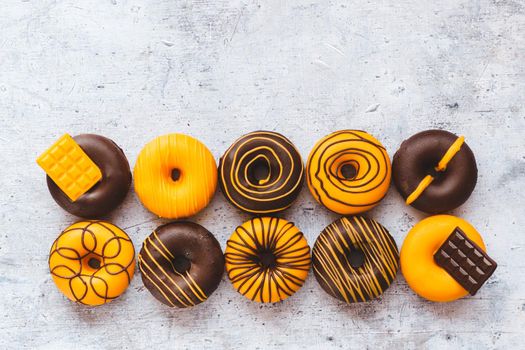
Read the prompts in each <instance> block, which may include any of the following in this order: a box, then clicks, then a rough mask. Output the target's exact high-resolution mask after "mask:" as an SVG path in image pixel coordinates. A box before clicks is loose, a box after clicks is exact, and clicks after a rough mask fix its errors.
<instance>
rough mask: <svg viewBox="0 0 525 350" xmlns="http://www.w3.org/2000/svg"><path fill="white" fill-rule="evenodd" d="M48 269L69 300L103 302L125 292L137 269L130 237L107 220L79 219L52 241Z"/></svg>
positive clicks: (98, 303)
mask: <svg viewBox="0 0 525 350" xmlns="http://www.w3.org/2000/svg"><path fill="white" fill-rule="evenodd" d="M49 270H50V271H51V276H52V278H53V281H54V282H55V284H56V286H57V287H58V289H59V290H60V291H61V292H62V293H63V294H64V295H65V296H66V297H68V298H69V299H70V300H72V301H75V302H78V303H80V304H84V305H92V306H94V305H102V304H105V303H108V302H110V301H112V300H113V299H115V298H117V297H118V296H119V295H121V294H122V293H124V291H125V290H126V288H128V285H129V283H130V281H131V279H132V278H133V273H134V272H135V249H134V248H133V243H132V242H131V239H130V238H129V236H128V235H127V234H126V232H124V231H122V230H121V229H120V228H118V227H117V226H115V225H113V224H111V223H109V222H105V221H94V220H90V221H79V222H77V223H74V224H73V225H71V226H69V227H68V228H66V229H65V230H64V231H62V233H61V234H60V235H59V236H58V238H57V239H56V240H55V241H54V242H53V245H52V246H51V251H50V253H49Z"/></svg>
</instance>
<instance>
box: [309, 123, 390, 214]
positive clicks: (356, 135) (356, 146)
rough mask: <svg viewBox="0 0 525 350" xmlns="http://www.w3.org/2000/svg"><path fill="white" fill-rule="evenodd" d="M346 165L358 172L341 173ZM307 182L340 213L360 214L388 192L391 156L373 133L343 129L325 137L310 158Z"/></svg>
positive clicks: (313, 190) (316, 195)
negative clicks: (351, 175)
mask: <svg viewBox="0 0 525 350" xmlns="http://www.w3.org/2000/svg"><path fill="white" fill-rule="evenodd" d="M344 165H351V166H353V167H354V169H355V170H356V175H355V176H354V177H353V178H351V179H346V178H344V177H343V176H342V168H343V166H344ZM306 175H307V183H308V188H309V189H310V192H311V193H312V195H313V196H314V198H315V199H316V200H317V201H318V202H319V203H321V204H323V205H324V206H326V207H327V208H328V209H330V210H332V211H334V212H336V213H339V214H344V215H348V214H357V213H361V212H364V211H367V210H370V209H372V208H373V207H374V206H376V205H377V204H378V203H379V202H380V201H381V199H383V197H384V196H385V195H386V192H387V191H388V187H389V186H390V179H391V165H390V158H389V156H388V154H387V152H386V149H385V147H384V146H383V145H382V144H381V143H380V142H379V141H378V140H377V139H375V138H374V137H373V136H372V135H370V134H368V133H367V132H364V131H358V130H341V131H337V132H334V133H332V134H330V135H327V136H325V137H323V138H322V139H321V140H319V141H318V142H317V144H316V145H315V146H314V148H313V149H312V151H311V152H310V155H309V157H308V162H307V169H306Z"/></svg>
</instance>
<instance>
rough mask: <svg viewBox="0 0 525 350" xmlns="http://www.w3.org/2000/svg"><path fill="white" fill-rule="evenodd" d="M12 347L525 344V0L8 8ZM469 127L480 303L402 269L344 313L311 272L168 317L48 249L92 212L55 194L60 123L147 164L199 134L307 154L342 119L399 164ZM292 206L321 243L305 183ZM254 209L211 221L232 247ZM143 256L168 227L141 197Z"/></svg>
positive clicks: (4, 334)
mask: <svg viewBox="0 0 525 350" xmlns="http://www.w3.org/2000/svg"><path fill="white" fill-rule="evenodd" d="M0 12H1V13H0V125H1V127H0V154H1V155H0V160H1V162H2V166H1V167H0V178H1V179H2V194H1V197H0V199H1V200H0V216H1V220H0V232H1V234H0V291H1V294H2V298H1V300H0V319H1V322H0V347H1V348H5V347H12V348H20V347H22V346H25V347H30V348H33V347H42V348H50V349H57V348H73V347H75V348H79V349H82V348H93V347H102V348H114V349H121V348H123V347H124V348H144V347H145V348H147V347H150V346H155V347H161V348H167V347H170V348H197V349H202V348H213V349H217V348H234V347H239V348H243V349H251V348H265V349H267V348H278V349H294V348H320V346H322V347H323V348H349V347H354V348H366V347H371V348H373V347H375V346H384V345H389V347H390V348H421V347H428V348H430V347H432V348H435V347H438V346H441V347H445V346H447V347H455V348H460V347H464V348H476V349H479V348H504V349H509V348H518V347H521V346H523V339H522V337H523V336H524V334H523V333H524V329H525V293H524V292H523V288H524V286H525V263H524V259H523V258H524V250H525V234H524V233H523V227H524V225H525V221H524V209H523V208H524V206H525V201H524V195H523V190H524V188H525V180H524V177H525V157H524V153H525V152H524V148H525V147H524V141H523V135H524V132H525V119H524V114H525V109H524V108H525V106H524V101H525V65H524V62H525V39H524V38H525V4H524V2H523V1H522V0H514V1H512V0H491V1H488V0H479V1H474V0H471V1H466V0H459V1H458V0H444V1H431V0H423V1H415V0H414V1H408V0H401V1H377V2H374V1H369V2H366V1H343V0H341V1H330V0H326V1H325V0H311V1H286V2H285V1H273V0H272V1H259V0H253V1H245V2H242V1H238V0H199V1H178V0H91V1H77V0H38V1H36V0H35V1H29V0H6V1H4V2H2V10H1V11H0ZM436 127H437V128H445V129H448V130H450V131H453V132H456V133H462V134H465V135H466V137H467V142H468V144H469V145H470V147H471V148H472V149H473V150H474V152H475V154H476V156H477V160H478V166H479V172H480V177H479V182H478V186H477V187H476V189H475V191H474V193H473V196H472V197H471V198H470V200H469V201H468V202H467V203H466V204H465V205H464V206H463V207H461V208H459V209H458V210H456V211H454V213H455V214H457V215H459V216H461V217H464V218H466V219H467V220H469V221H471V222H472V223H473V224H474V225H475V226H476V227H477V228H478V229H479V230H480V231H481V232H482V234H483V236H484V238H485V241H486V244H487V246H488V248H489V253H490V255H491V256H492V257H493V258H494V259H495V260H496V261H497V262H498V263H499V268H498V270H497V271H496V273H495V275H494V276H493V277H492V278H491V279H490V280H489V282H488V285H486V286H485V287H483V288H482V289H481V290H480V291H479V293H478V294H477V295H476V296H475V297H469V298H465V299H463V300H460V301H457V302H454V303H449V304H434V303H430V302H426V301H424V300H421V299H420V298H418V297H417V296H415V295H414V294H413V293H412V291H411V290H410V289H408V287H407V285H406V284H405V282H404V280H403V278H402V276H399V277H398V279H397V280H396V281H395V282H394V284H393V285H392V287H391V288H390V289H389V290H388V291H387V293H386V294H385V295H384V296H383V297H382V298H381V299H380V300H378V301H375V302H371V303H368V304H362V305H351V306H346V305H342V304H340V303H338V302H337V301H335V300H334V299H331V298H330V297H329V296H328V295H326V294H325V293H324V292H323V291H322V290H321V288H320V287H319V286H318V285H317V283H316V281H315V279H314V278H313V276H310V277H311V278H309V279H308V280H307V282H306V284H305V286H304V288H303V289H301V290H300V291H299V292H298V293H297V294H296V295H295V296H294V297H292V298H290V299H289V300H287V301H285V302H284V303H282V304H277V305H265V306H260V305H258V304H254V303H251V302H250V301H248V300H246V299H245V298H243V297H241V296H239V295H237V294H236V292H235V291H234V290H233V288H232V287H231V285H230V284H229V283H228V282H227V281H223V283H222V284H221V285H220V286H219V289H218V290H217V292H216V293H215V294H214V295H213V296H212V297H211V299H210V300H209V301H207V302H206V303H204V304H201V305H199V306H198V307H196V308H194V309H189V310H171V309H168V308H166V307H164V306H163V305H162V304H160V303H159V302H157V301H156V300H155V299H154V298H153V297H151V295H149V293H148V291H147V290H145V289H144V287H143V286H142V283H141V281H140V278H139V276H136V278H135V279H134V280H133V282H132V284H131V287H130V288H129V289H128V291H127V292H126V293H125V295H124V296H123V297H122V298H120V299H118V300H116V301H115V302H113V303H111V304H109V305H106V306H103V307H100V308H86V307H83V306H80V305H75V304H73V303H71V302H69V301H68V300H66V299H65V298H64V297H63V296H62V295H61V294H60V293H59V292H58V291H57V289H56V287H55V286H54V285H53V282H52V281H51V278H50V275H49V272H48V268H47V254H48V250H49V248H50V245H51V243H52V242H53V240H54V238H55V237H56V236H57V235H58V233H59V232H60V231H61V230H62V229H63V228H65V227H67V226H68V225H69V224H70V223H72V222H74V221H75V220H76V219H75V218H74V217H72V216H70V215H68V214H67V213H65V212H63V211H62V210H61V209H60V208H59V207H58V206H57V205H56V204H55V203H54V202H53V200H52V199H51V196H50V195H49V193H48V191H47V188H46V185H45V177H44V174H43V173H42V171H41V170H40V169H39V168H38V166H37V165H36V163H35V159H36V157H37V156H38V155H39V154H40V152H42V151H43V150H44V149H46V147H48V146H49V145H50V144H51V143H52V142H53V141H54V140H55V139H56V138H57V137H58V136H60V135H61V134H62V133H63V132H69V133H71V134H73V135H74V134H77V133H83V132H93V133H100V134H103V135H106V136H108V137H110V138H112V139H114V140H115V141H116V142H117V143H119V144H120V145H121V146H122V147H123V148H124V150H125V151H126V153H127V155H128V157H129V159H130V162H131V163H132V164H134V162H135V159H136V156H137V154H138V152H139V150H140V148H141V147H142V145H144V144H145V143H146V142H147V141H148V140H150V139H152V138H153V137H154V136H156V135H158V134H162V133H166V132H171V131H177V132H184V133H189V134H192V135H194V136H196V137H198V138H199V139H201V140H202V141H203V142H204V143H206V144H207V145H208V146H209V147H210V149H211V150H212V151H213V153H214V155H215V156H216V158H217V159H218V157H219V156H220V155H221V153H222V152H223V151H224V150H225V149H226V148H227V146H228V145H229V144H230V143H231V142H232V141H234V139H235V138H237V137H238V136H240V135H241V134H243V133H245V132H248V131H252V130H255V129H269V130H276V131H279V132H282V133H283V134H285V135H286V136H288V137H289V138H290V139H291V140H292V141H294V142H295V143H296V144H297V146H298V148H299V150H300V151H301V152H302V155H303V158H304V159H305V158H306V156H307V154H308V151H309V150H310V148H311V147H312V146H313V144H314V143H315V141H316V140H317V139H318V138H320V137H322V136H323V135H325V134H327V133H328V132H331V131H334V130H336V129H340V128H361V129H366V130H368V131H369V132H371V133H372V134H374V135H376V136H377V137H378V138H379V139H380V140H381V141H382V142H383V143H384V144H385V146H387V148H388V150H389V152H390V155H392V154H393V153H394V151H395V150H396V148H397V147H398V146H399V144H400V143H401V141H402V140H403V139H405V138H407V137H408V136H410V135H411V134H413V133H415V132H417V131H420V130H422V129H426V128H436ZM369 215H370V216H371V217H373V218H375V219H377V220H378V221H379V222H381V223H382V224H383V225H385V226H386V227H387V228H388V229H389V230H390V232H391V233H392V235H393V236H394V238H395V239H396V241H397V243H398V245H401V243H402V242H403V238H404V236H405V235H406V232H407V230H408V229H409V228H410V227H411V226H412V225H414V224H415V223H416V222H417V221H418V220H419V219H421V218H422V217H423V215H422V214H420V213H418V212H416V211H415V210H413V209H411V208H407V207H405V206H404V205H403V203H402V200H401V198H400V196H399V195H398V194H397V193H396V192H395V190H394V189H393V188H391V190H390V192H389V194H388V196H387V198H386V199H385V200H384V202H382V204H381V205H380V206H379V207H378V208H377V209H374V210H373V211H372V212H370V213H369ZM285 217H286V218H287V219H289V220H291V221H294V222H295V223H296V224H297V225H298V226H299V227H300V228H301V229H302V230H303V231H304V232H305V234H306V236H307V238H308V239H309V242H310V243H311V244H313V242H314V239H315V238H316V236H317V234H318V233H319V232H320V231H321V230H322V228H324V226H325V225H327V224H328V223H329V222H331V221H332V220H333V219H335V218H336V216H335V215H333V214H330V213H328V212H327V211H326V210H324V209H323V208H321V207H319V206H318V205H316V204H315V203H314V202H313V199H312V197H311V196H310V194H309V193H308V190H307V189H306V188H305V189H303V191H302V193H301V196H300V198H299V201H298V203H297V205H296V206H294V207H293V209H291V210H289V211H288V212H287V213H285ZM247 218H248V216H247V215H244V214H241V213H240V212H239V211H237V210H234V209H232V207H231V206H230V205H228V204H227V203H226V201H225V200H224V198H223V196H222V194H220V193H218V194H217V196H216V197H215V199H214V200H213V202H212V204H211V205H210V206H209V207H208V208H207V209H206V210H205V211H204V212H202V213H201V214H199V215H198V216H197V217H195V218H194V220H195V221H197V222H199V223H200V224H202V225H204V226H205V227H207V228H208V229H209V230H210V231H212V232H213V233H215V234H216V236H217V238H218V240H219V242H220V243H221V245H222V247H223V248H224V246H225V243H226V239H227V237H228V236H229V235H230V233H231V232H232V231H233V229H234V228H235V226H236V225H237V224H239V223H241V222H243V221H244V220H246V219H247ZM108 219H109V220H111V221H113V222H115V223H116V224H117V225H119V226H121V227H122V228H125V230H126V231H127V232H128V233H129V235H130V236H131V237H132V239H133V240H134V243H135V246H136V248H137V250H138V248H139V247H140V244H141V242H142V240H143V239H144V238H145V237H146V236H147V235H148V234H149V233H150V232H151V230H152V229H153V228H154V227H155V226H156V225H158V224H160V223H161V222H163V221H162V220H157V219H155V218H154V216H153V215H152V214H150V213H148V212H147V211H146V210H145V209H144V208H143V207H142V206H141V205H140V203H139V202H138V199H137V197H136V195H135V194H134V193H133V192H130V194H129V195H128V197H127V199H126V201H125V203H124V204H123V205H122V206H121V207H120V208H119V209H118V210H116V211H115V212H114V213H113V214H112V215H111V216H110V217H109V218H108Z"/></svg>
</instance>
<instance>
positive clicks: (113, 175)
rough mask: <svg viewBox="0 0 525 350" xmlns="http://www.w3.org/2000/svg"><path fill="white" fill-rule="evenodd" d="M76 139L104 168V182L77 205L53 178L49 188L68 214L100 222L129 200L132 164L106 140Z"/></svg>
mask: <svg viewBox="0 0 525 350" xmlns="http://www.w3.org/2000/svg"><path fill="white" fill-rule="evenodd" d="M73 138H74V139H75V141H76V142H77V143H78V145H79V146H80V147H81V148H82V149H83V150H84V152H86V154H87V155H88V156H89V158H91V160H92V161H93V162H94V163H95V164H96V165H97V166H98V167H99V168H100V170H101V171H102V180H100V181H99V182H98V183H97V184H95V186H93V187H92V188H91V189H90V190H88V191H87V192H86V193H84V194H83V195H82V196H80V197H79V198H78V199H77V200H76V201H74V202H72V201H71V200H70V199H69V198H68V196H67V195H66V194H65V193H64V192H62V190H61V189H60V188H59V187H58V186H57V185H56V184H55V183H54V182H53V180H51V178H50V177H49V176H47V187H48V188H49V192H50V193H51V196H53V199H54V200H55V201H56V202H57V203H58V205H60V206H61V207H62V208H63V209H64V210H65V211H67V212H69V213H71V214H73V215H76V216H80V217H83V218H88V219H94V218H99V217H101V216H104V215H106V214H108V213H109V212H110V211H112V210H113V209H115V208H116V207H117V206H118V205H119V204H120V203H121V202H122V201H123V200H124V198H125V197H126V194H127V193H128V191H129V187H130V186H131V171H130V168H129V163H128V160H127V159H126V156H125V155H124V152H123V151H122V149H121V148H119V147H118V146H117V144H115V143H114V142H113V141H111V140H110V139H108V138H106V137H104V136H100V135H93V134H82V135H78V136H75V137H73Z"/></svg>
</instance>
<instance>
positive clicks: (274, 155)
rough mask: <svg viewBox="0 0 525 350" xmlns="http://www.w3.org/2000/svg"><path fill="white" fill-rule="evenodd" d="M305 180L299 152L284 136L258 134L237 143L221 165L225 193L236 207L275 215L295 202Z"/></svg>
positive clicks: (263, 132)
mask: <svg viewBox="0 0 525 350" xmlns="http://www.w3.org/2000/svg"><path fill="white" fill-rule="evenodd" d="M303 181H304V165H303V161H302V159H301V155H300V154H299V151H297V149H296V148H295V146H294V145H293V144H292V142H291V141H290V140H288V139H287V138H286V137H284V136H283V135H281V134H279V133H276V132H271V131H255V132H252V133H249V134H246V135H244V136H242V137H241V138H239V139H238V140H237V141H235V142H234V143H233V144H232V145H231V146H230V148H228V150H227V151H226V152H225V153H224V155H223V156H222V158H221V160H220V163H219V184H220V187H221V190H222V192H223V193H224V195H225V196H226V198H227V199H228V201H230V202H231V203H232V204H233V205H235V206H236V207H237V208H239V209H241V210H244V211H246V212H249V213H254V214H268V213H275V212H279V211H282V210H285V209H287V208H288V207H290V206H291V205H292V203H293V202H294V201H295V199H296V198H297V196H298V195H299V192H301V188H302V185H303Z"/></svg>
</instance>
